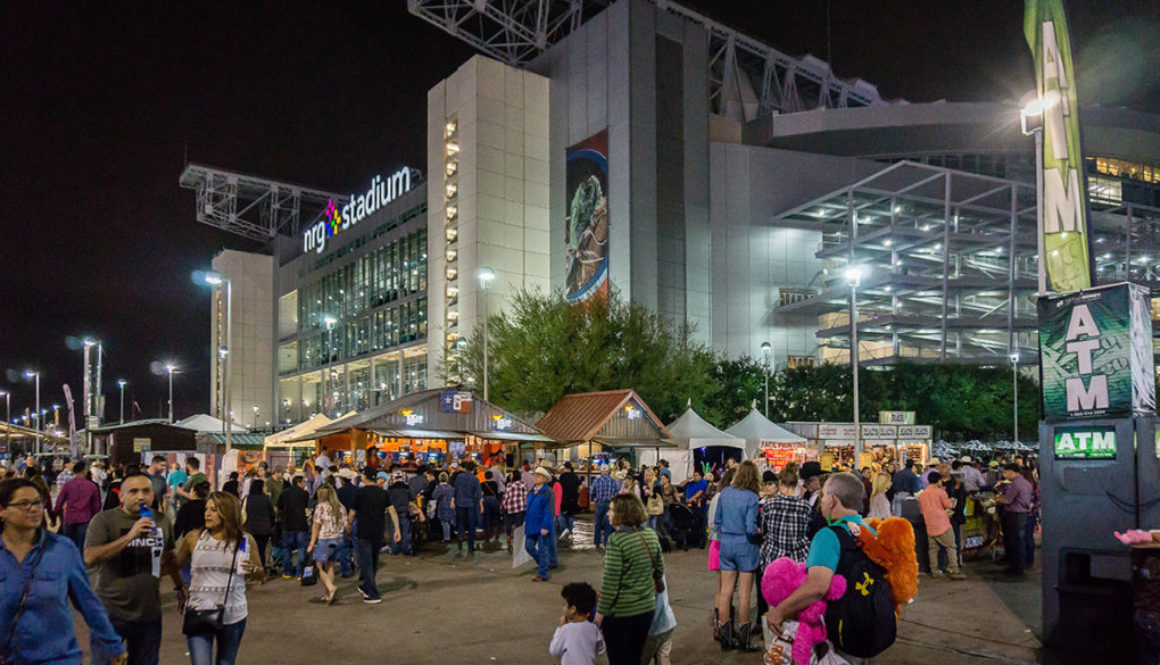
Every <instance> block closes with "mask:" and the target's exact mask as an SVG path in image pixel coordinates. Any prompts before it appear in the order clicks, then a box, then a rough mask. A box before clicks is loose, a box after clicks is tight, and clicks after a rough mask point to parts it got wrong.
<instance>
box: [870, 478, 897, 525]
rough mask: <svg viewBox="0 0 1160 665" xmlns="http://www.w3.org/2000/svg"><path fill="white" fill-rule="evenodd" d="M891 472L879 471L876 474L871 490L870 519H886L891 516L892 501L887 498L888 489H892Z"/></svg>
mask: <svg viewBox="0 0 1160 665" xmlns="http://www.w3.org/2000/svg"><path fill="white" fill-rule="evenodd" d="M890 482H891V479H890V474H889V473H879V474H878V475H877V476H874V485H873V489H872V490H871V492H870V512H869V513H868V514H867V515H866V517H867V518H868V519H880V520H884V519H886V518H888V517H890V516H891V514H890V501H889V500H887V498H886V491H887V490H889V489H890Z"/></svg>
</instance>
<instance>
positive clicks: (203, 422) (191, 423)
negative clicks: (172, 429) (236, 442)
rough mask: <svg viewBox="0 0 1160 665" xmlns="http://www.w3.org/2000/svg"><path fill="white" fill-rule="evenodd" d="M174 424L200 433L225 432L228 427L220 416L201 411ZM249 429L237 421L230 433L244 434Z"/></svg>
mask: <svg viewBox="0 0 1160 665" xmlns="http://www.w3.org/2000/svg"><path fill="white" fill-rule="evenodd" d="M174 424H175V425H177V426H178V427H184V428H186V429H191V430H193V431H195V432H198V433H199V434H200V433H203V432H204V433H207V434H208V433H212V432H224V431H225V428H226V424H225V422H223V421H222V420H220V419H218V418H214V417H213V416H211V415H209V414H208V413H199V414H197V415H196V416H190V417H188V418H185V419H182V420H179V421H177V422H176V423H174ZM248 431H249V430H247V429H246V428H245V427H242V426H241V425H239V424H237V423H234V424H233V425H232V426H231V427H230V433H232V434H242V433H244V432H248Z"/></svg>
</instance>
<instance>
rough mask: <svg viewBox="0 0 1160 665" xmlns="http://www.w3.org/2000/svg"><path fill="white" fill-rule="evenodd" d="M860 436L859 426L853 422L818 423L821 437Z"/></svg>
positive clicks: (852, 437)
mask: <svg viewBox="0 0 1160 665" xmlns="http://www.w3.org/2000/svg"><path fill="white" fill-rule="evenodd" d="M857 436H858V428H856V427H855V426H854V425H853V424H852V423H851V424H847V423H818V438H819V439H854V438H856V437H857Z"/></svg>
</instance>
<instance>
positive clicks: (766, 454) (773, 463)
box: [725, 409, 817, 469]
mask: <svg viewBox="0 0 1160 665" xmlns="http://www.w3.org/2000/svg"><path fill="white" fill-rule="evenodd" d="M725 433H726V434H730V435H732V436H735V437H737V438H738V439H739V440H741V441H743V443H744V449H745V459H748V460H752V459H757V458H758V457H762V458H765V460H766V462H767V463H768V464H769V466H770V468H772V469H781V468H782V467H784V466H785V465H786V464H787V463H789V462H797V463H798V464H801V463H803V462H806V461H809V460H815V459H817V451H816V450H811V449H810V447H809V445H808V444H809V442H808V441H807V440H806V438H805V437H803V436H800V435H798V434H794V433H793V432H791V431H789V430H787V429H785V428H784V427H782V426H780V425H778V424H776V423H774V422H772V421H771V420H769V419H768V418H766V417H765V416H764V415H762V414H761V412H759V411H758V410H757V409H751V410H750V411H749V414H748V415H746V416H745V417H744V418H742V419H741V420H740V421H739V422H738V423H737V424H735V425H733V426H732V427H730V428H729V429H727V430H725Z"/></svg>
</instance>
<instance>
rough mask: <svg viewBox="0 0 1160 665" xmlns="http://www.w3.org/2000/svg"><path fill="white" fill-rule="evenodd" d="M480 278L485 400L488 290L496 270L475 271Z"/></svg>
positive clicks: (484, 399)
mask: <svg viewBox="0 0 1160 665" xmlns="http://www.w3.org/2000/svg"><path fill="white" fill-rule="evenodd" d="M475 276H476V277H477V278H478V279H479V290H480V291H482V292H483V401H485V402H486V401H488V399H487V378H488V377H487V361H488V357H487V290H488V288H489V287H490V286H491V283H492V282H493V281H495V271H494V270H492V269H491V268H488V267H487V266H483V267H481V268H480V269H479V270H477V271H475Z"/></svg>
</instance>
